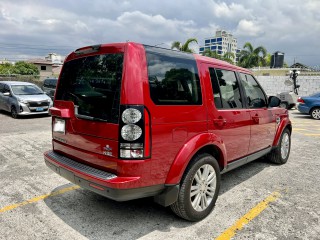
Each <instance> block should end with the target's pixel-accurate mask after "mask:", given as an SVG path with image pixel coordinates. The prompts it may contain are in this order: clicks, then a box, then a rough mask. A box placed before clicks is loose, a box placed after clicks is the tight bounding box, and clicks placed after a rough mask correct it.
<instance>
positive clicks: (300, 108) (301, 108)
mask: <svg viewBox="0 0 320 240" xmlns="http://www.w3.org/2000/svg"><path fill="white" fill-rule="evenodd" d="M298 111H299V112H301V113H306V114H309V112H310V108H309V107H307V106H306V105H305V104H299V105H298Z"/></svg>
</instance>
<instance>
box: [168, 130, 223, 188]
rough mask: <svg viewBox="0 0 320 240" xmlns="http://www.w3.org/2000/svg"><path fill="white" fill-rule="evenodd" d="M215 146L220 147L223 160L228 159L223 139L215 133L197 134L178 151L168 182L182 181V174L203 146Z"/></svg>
mask: <svg viewBox="0 0 320 240" xmlns="http://www.w3.org/2000/svg"><path fill="white" fill-rule="evenodd" d="M206 146H214V147H217V148H218V149H219V152H220V155H221V158H222V161H224V159H226V149H225V146H224V144H223V143H222V139H221V138H220V137H218V136H216V135H214V134H210V133H202V134H199V135H196V136H195V137H193V138H192V139H190V140H189V141H188V142H186V143H185V144H184V145H183V147H182V148H181V149H180V151H179V152H178V154H177V156H176V157H175V160H174V162H173V163H172V165H171V168H170V171H169V173H168V175H167V179H166V182H165V183H166V184H177V183H179V182H180V180H181V178H182V175H183V173H184V171H185V169H186V167H187V166H188V164H189V162H190V160H191V159H192V157H193V156H194V155H195V154H196V153H197V152H198V151H199V150H200V149H201V148H203V147H206Z"/></svg>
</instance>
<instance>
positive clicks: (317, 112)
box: [310, 108, 320, 120]
mask: <svg viewBox="0 0 320 240" xmlns="http://www.w3.org/2000/svg"><path fill="white" fill-rule="evenodd" d="M310 115H311V117H312V118H313V119H316V120H319V119H320V108H313V109H312V110H311V112H310Z"/></svg>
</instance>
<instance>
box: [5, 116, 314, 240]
mask: <svg viewBox="0 0 320 240" xmlns="http://www.w3.org/2000/svg"><path fill="white" fill-rule="evenodd" d="M290 115H291V120H292V122H293V128H294V130H293V134H292V148H291V156H290V158H289V160H288V163H287V164H285V165H282V166H278V165H273V164H270V163H268V162H266V161H262V160H259V161H255V162H252V163H250V164H248V165H246V166H243V167H241V168H238V169H236V170H233V171H231V172H229V173H226V174H224V175H223V176H222V186H221V191H220V196H219V198H218V201H217V204H216V207H215V210H214V211H213V212H212V213H211V215H209V216H208V217H207V218H206V219H204V220H203V221H200V222H198V223H190V222H186V221H184V220H181V219H179V218H178V217H176V216H175V215H174V214H173V213H171V211H170V209H167V208H163V207H161V206H159V205H157V204H155V203H153V201H152V199H150V198H147V199H140V200H134V201H129V202H123V203H118V202H114V201H111V200H108V199H106V198H103V197H101V196H99V195H97V194H94V193H92V192H89V191H87V190H84V189H81V188H78V187H77V186H75V185H73V184H70V183H69V182H68V181H67V180H64V179H63V178H61V177H59V176H58V175H56V174H55V173H53V172H52V171H51V170H50V169H48V168H47V167H46V166H45V164H44V160H43V152H44V151H46V150H48V149H50V148H51V131H50V130H51V129H50V124H51V119H50V117H36V118H35V117H33V118H29V117H28V118H23V119H12V118H11V117H10V116H9V115H8V114H6V113H4V112H0V239H6V240H7V239H15V240H20V239H77V240H79V239H126V240H128V239H161V240H163V239H230V237H232V239H268V240H269V239H320V184H319V183H320V121H316V120H313V119H311V118H310V117H309V116H304V115H301V114H299V113H298V112H297V111H296V110H291V111H290Z"/></svg>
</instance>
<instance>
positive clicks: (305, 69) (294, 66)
mask: <svg viewBox="0 0 320 240" xmlns="http://www.w3.org/2000/svg"><path fill="white" fill-rule="evenodd" d="M290 68H299V69H300V70H304V71H315V70H314V69H312V68H311V67H308V66H306V65H304V64H302V63H295V64H293V65H291V66H290Z"/></svg>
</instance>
